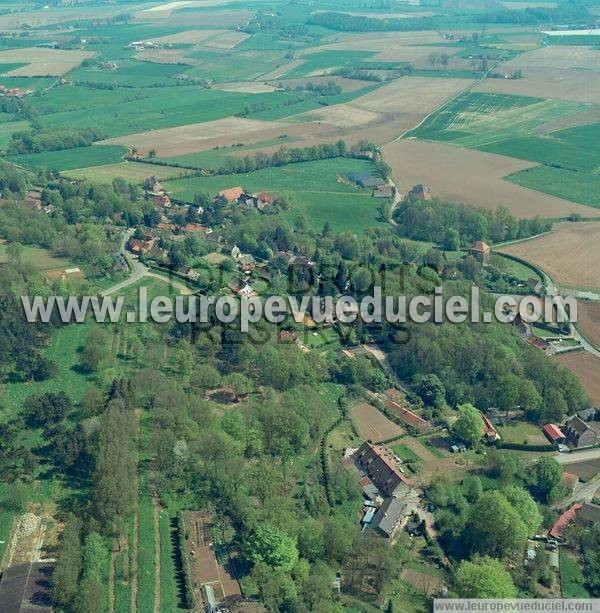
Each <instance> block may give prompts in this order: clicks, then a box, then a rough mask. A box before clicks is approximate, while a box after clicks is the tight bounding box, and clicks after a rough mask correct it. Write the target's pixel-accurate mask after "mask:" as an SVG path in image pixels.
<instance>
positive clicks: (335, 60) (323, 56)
mask: <svg viewBox="0 0 600 613" xmlns="http://www.w3.org/2000/svg"><path fill="white" fill-rule="evenodd" d="M374 55H376V53H374V52H372V51H318V52H317V53H310V54H307V55H303V56H302V57H301V58H300V59H301V60H303V61H302V64H299V65H298V66H296V67H295V68H292V69H291V70H289V71H288V72H286V73H285V76H284V77H283V78H286V79H295V78H298V77H306V76H309V75H313V74H326V73H328V72H331V71H332V70H333V69H334V68H354V67H357V65H359V64H361V63H362V62H363V60H366V59H367V58H369V57H372V56H374Z"/></svg>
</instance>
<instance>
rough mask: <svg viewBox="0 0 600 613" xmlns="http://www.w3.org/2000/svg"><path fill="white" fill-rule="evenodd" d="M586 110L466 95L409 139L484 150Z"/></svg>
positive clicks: (556, 102)
mask: <svg viewBox="0 0 600 613" xmlns="http://www.w3.org/2000/svg"><path fill="white" fill-rule="evenodd" d="M584 108H585V105H583V104H580V103H578V102H569V101H564V100H542V99H540V98H528V97H526V96H507V95H504V94H480V93H475V94H473V93H466V94H462V95H461V96H458V97H457V98H455V99H454V100H452V101H451V102H449V103H448V104H446V105H445V106H443V107H442V108H441V109H440V110H438V111H437V112H436V113H434V114H433V115H432V116H431V117H430V118H429V119H428V120H427V121H425V122H424V123H423V125H421V126H419V127H418V128H417V129H415V130H413V131H412V132H410V133H409V134H408V136H416V137H418V138H424V139H428V140H442V141H446V142H452V143H453V144H456V145H460V146H462V147H472V148H485V146H487V145H489V144H490V143H498V142H504V141H506V140H508V139H514V138H516V137H520V136H529V135H534V134H536V130H537V128H539V126H541V125H542V124H544V123H546V122H549V121H552V120H555V119H558V118H560V117H565V116H567V115H571V114H573V113H576V112H578V111H581V110H583V109H584Z"/></svg>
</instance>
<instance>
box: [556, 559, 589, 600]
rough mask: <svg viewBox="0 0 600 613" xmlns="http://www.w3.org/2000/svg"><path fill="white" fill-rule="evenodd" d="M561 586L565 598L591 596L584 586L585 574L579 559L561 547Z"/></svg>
mask: <svg viewBox="0 0 600 613" xmlns="http://www.w3.org/2000/svg"><path fill="white" fill-rule="evenodd" d="M559 562H560V587H561V589H562V593H563V596H564V598H589V597H590V595H589V593H588V591H587V590H586V589H585V587H583V575H582V573H581V568H580V567H579V564H578V563H577V561H576V560H575V559H574V558H573V557H571V556H570V555H569V554H568V553H566V552H565V551H564V549H563V548H561V549H560V553H559Z"/></svg>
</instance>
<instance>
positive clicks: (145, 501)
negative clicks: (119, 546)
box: [137, 496, 156, 611]
mask: <svg viewBox="0 0 600 613" xmlns="http://www.w3.org/2000/svg"><path fill="white" fill-rule="evenodd" d="M153 522H154V519H153V511H152V499H151V498H150V497H149V496H142V497H140V502H139V511H138V591H137V606H138V610H139V611H152V610H153V608H154V575H155V573H156V564H155V543H154V523H153Z"/></svg>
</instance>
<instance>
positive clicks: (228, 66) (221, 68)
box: [185, 50, 288, 83]
mask: <svg viewBox="0 0 600 613" xmlns="http://www.w3.org/2000/svg"><path fill="white" fill-rule="evenodd" d="M187 57H191V58H194V59H197V60H200V62H201V63H200V64H199V65H198V66H194V67H193V68H190V69H188V70H186V71H185V74H187V75H189V76H190V77H194V78H196V79H209V80H211V81H215V82H218V83H219V82H227V81H251V80H253V79H258V78H259V77H260V76H262V75H263V74H265V73H267V72H271V71H272V70H275V69H276V68H278V67H279V66H281V65H283V64H285V63H286V62H287V61H288V60H286V57H285V53H284V52H283V51H264V50H247V51H239V52H237V53H215V52H214V51H205V50H199V51H192V52H191V53H189V54H187Z"/></svg>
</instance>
